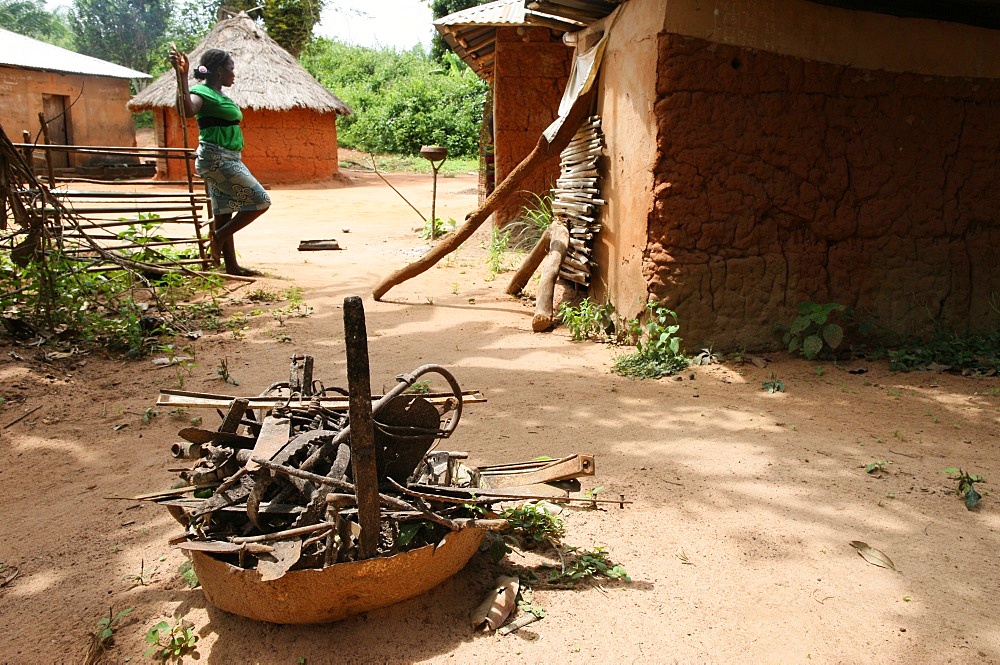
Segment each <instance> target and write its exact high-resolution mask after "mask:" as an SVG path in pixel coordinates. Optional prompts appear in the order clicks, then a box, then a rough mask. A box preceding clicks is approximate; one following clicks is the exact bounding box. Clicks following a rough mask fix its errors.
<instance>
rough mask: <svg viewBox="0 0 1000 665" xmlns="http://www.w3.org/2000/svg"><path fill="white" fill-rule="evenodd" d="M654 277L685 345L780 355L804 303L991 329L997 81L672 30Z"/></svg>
mask: <svg viewBox="0 0 1000 665" xmlns="http://www.w3.org/2000/svg"><path fill="white" fill-rule="evenodd" d="M658 60H659V62H658V76H657V91H656V92H657V102H656V105H655V113H656V117H657V125H658V128H657V132H658V137H657V155H658V157H657V160H658V161H657V166H656V174H655V175H656V177H655V190H654V191H655V194H654V196H655V202H654V209H653V212H652V213H651V214H650V218H649V240H648V245H647V247H646V251H645V255H644V263H643V274H644V276H645V278H646V281H647V285H648V289H649V291H650V293H651V294H652V295H653V296H655V297H657V298H660V299H663V300H665V301H666V302H667V303H669V304H670V305H671V306H673V307H674V308H675V309H676V310H677V311H678V312H679V314H680V319H681V323H682V331H681V332H682V334H683V337H684V339H685V345H687V346H688V347H689V348H697V346H698V345H700V344H703V343H707V342H713V343H714V344H715V345H716V348H726V347H729V348H732V347H740V346H746V347H749V348H753V347H767V346H777V345H778V342H779V341H778V340H777V338H776V336H775V335H774V333H773V332H772V326H773V324H775V323H788V322H790V321H791V319H792V317H793V315H794V307H795V305H796V304H797V303H799V302H801V301H804V300H813V301H816V302H838V303H842V304H845V305H850V306H852V307H854V308H855V309H857V310H858V311H859V312H865V313H868V314H869V315H870V316H871V317H874V318H875V319H876V320H877V321H878V322H879V323H880V324H881V325H884V326H886V327H888V328H889V329H891V330H894V331H897V332H916V333H926V332H928V331H929V330H930V329H931V328H932V319H938V320H940V321H943V322H945V323H946V324H947V325H949V326H951V327H952V328H954V329H957V330H961V329H964V328H965V327H968V328H970V329H972V330H986V329H995V327H996V326H997V324H998V315H997V312H996V311H995V310H994V309H993V308H992V307H991V302H990V301H991V298H992V297H994V294H997V295H996V300H994V302H995V303H997V304H1000V177H998V176H1000V169H998V160H1000V82H997V81H993V80H984V79H958V78H941V77H928V76H922V75H914V74H895V73H889V72H884V71H868V70H860V69H852V68H849V67H843V66H836V65H828V64H822V63H816V62H810V61H804V60H801V59H797V58H792V57H784V56H778V55H774V54H769V53H766V52H761V51H752V50H748V49H742V48H737V47H729V46H722V45H718V44H712V43H710V42H707V41H703V40H700V39H691V38H684V37H679V36H675V35H669V34H663V35H661V36H660V41H659V56H658Z"/></svg>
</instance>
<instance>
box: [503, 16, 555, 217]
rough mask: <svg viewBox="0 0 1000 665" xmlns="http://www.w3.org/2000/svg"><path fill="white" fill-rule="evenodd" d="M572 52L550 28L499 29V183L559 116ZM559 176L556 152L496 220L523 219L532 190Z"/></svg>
mask: <svg viewBox="0 0 1000 665" xmlns="http://www.w3.org/2000/svg"><path fill="white" fill-rule="evenodd" d="M572 58H573V49H572V48H570V47H568V46H566V45H565V44H563V42H562V39H561V38H559V37H558V36H556V35H553V34H552V31H551V30H549V29H548V28H528V27H518V28H508V27H503V28H499V29H497V39H496V58H495V60H494V62H495V65H494V67H495V71H494V81H495V83H494V86H495V87H494V90H493V104H494V108H493V123H494V136H495V137H496V138H495V141H496V143H495V155H496V157H495V158H496V181H497V184H499V183H500V182H502V181H503V179H504V178H506V177H507V175H508V174H509V173H510V172H511V171H513V170H514V168H515V167H516V166H517V165H518V164H520V163H521V160H523V159H524V158H525V157H527V156H528V154H529V153H530V152H531V151H532V150H533V149H534V147H535V144H536V143H538V139H539V137H541V135H542V132H543V131H544V130H545V128H546V127H548V126H549V125H550V124H552V121H553V120H555V119H556V115H557V114H558V110H559V100H560V99H562V94H563V90H564V89H565V87H566V81H567V79H568V78H569V69H570V65H571V64H572ZM558 177H559V156H558V155H555V156H553V157H552V158H550V159H549V160H548V162H547V163H546V164H545V165H544V166H543V167H542V168H541V169H539V170H538V172H536V173H535V174H533V175H532V176H530V177H528V178H525V180H524V181H523V182H522V183H521V186H520V187H519V190H520V191H519V192H518V193H517V194H515V195H513V196H511V197H509V198H508V199H507V200H506V201H505V202H504V203H502V204H501V205H500V207H499V208H497V211H496V212H495V213H494V223H495V224H496V225H497V226H503V225H505V224H507V223H508V222H512V221H515V220H516V219H518V217H520V215H521V208H522V206H524V205H530V204H532V203H534V201H535V197H534V196H532V195H531V192H537V193H539V194H544V193H545V192H547V191H548V190H549V189H550V188H551V187H552V186H553V185H554V184H555V181H556V178H558Z"/></svg>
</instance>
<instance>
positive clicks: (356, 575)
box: [140, 299, 594, 623]
mask: <svg viewBox="0 0 1000 665" xmlns="http://www.w3.org/2000/svg"><path fill="white" fill-rule="evenodd" d="M349 300H350V299H349ZM359 304H360V303H359ZM348 312H349V308H348V306H347V303H346V302H345V326H346V327H348V328H350V326H347V319H348ZM361 316H363V313H362V314H361ZM361 336H362V337H363V336H364V334H363V319H362V335H361ZM358 346H359V345H358V344H357V343H355V344H353V345H352V342H351V335H350V334H349V335H348V380H349V385H350V389H349V390H348V391H345V390H343V389H341V388H327V387H325V386H324V385H323V384H322V383H321V382H319V381H315V380H313V378H312V370H313V359H312V358H311V357H310V356H295V357H293V358H292V366H291V372H290V378H289V380H288V381H283V382H279V383H275V384H273V385H271V386H270V387H269V388H268V389H267V390H266V391H264V393H262V394H261V395H260V396H257V397H249V398H233V397H228V396H218V395H205V394H199V393H185V392H180V391H168V390H164V391H161V394H160V399H159V400H158V405H161V406H167V407H170V408H179V407H184V408H214V407H220V406H222V405H225V408H227V409H228V411H227V412H225V413H222V414H221V415H223V416H224V418H223V422H222V425H221V426H220V427H219V428H218V430H217V431H210V430H207V429H200V428H194V427H189V428H186V429H183V430H181V432H180V436H181V437H182V438H184V441H183V442H181V443H175V444H173V446H172V448H171V450H172V453H173V454H174V456H175V457H178V458H184V459H192V460H194V463H193V465H192V466H191V467H189V468H185V469H183V470H181V471H180V474H181V478H182V479H183V483H182V485H183V486H182V487H177V488H176V489H174V490H171V491H168V492H162V493H154V494H149V495H144V496H143V497H140V498H144V499H148V500H153V501H156V502H157V503H160V504H161V505H164V506H166V507H167V508H168V510H169V511H170V512H171V514H172V515H173V516H174V517H175V518H176V519H177V520H178V521H179V522H181V524H183V525H184V526H185V533H184V535H183V536H182V537H179V538H176V539H174V541H173V542H174V544H175V545H177V546H178V547H180V548H182V549H184V550H187V551H188V553H189V555H190V556H191V558H192V561H193V563H194V567H195V572H196V573H197V574H198V577H199V580H200V581H201V583H202V587H203V589H204V591H205V594H206V596H207V597H208V599H209V601H211V602H212V603H213V604H215V605H216V606H218V607H220V608H222V609H225V610H228V611H231V612H234V613H236V614H241V615H243V616H248V617H251V618H255V619H261V620H265V621H271V622H275V623H318V622H325V621H334V620H337V619H340V618H343V617H345V616H349V615H350V614H353V613H356V612H361V611H367V610H369V609H372V608H374V607H380V606H384V605H388V604H391V603H394V602H398V601H399V600H403V599H405V598H409V597H412V596H415V595H417V594H419V593H422V592H424V591H426V590H428V589H430V588H432V587H434V586H436V585H437V584H438V583H440V582H441V581H443V580H444V579H447V578H448V577H450V576H451V575H453V574H454V573H455V572H457V571H458V570H460V569H461V568H462V567H463V566H464V565H465V564H466V563H467V561H468V560H469V558H470V557H471V556H472V555H473V554H474V553H475V552H476V550H477V549H478V548H479V545H480V542H481V541H482V539H483V536H484V534H485V533H486V531H487V530H489V529H494V530H500V529H503V528H504V527H506V526H507V522H506V521H505V520H503V519H483V518H481V517H480V516H481V515H482V514H483V513H484V511H483V510H481V507H486V508H489V507H490V506H492V505H494V504H497V503H500V502H503V501H509V500H511V499H512V498H513V497H518V498H522V499H523V498H530V497H525V495H523V494H517V495H515V494H512V493H511V491H510V490H509V488H510V487H512V486H518V487H520V486H525V485H532V484H534V483H537V482H545V481H571V480H572V479H574V478H577V477H579V476H586V475H593V472H594V461H593V458H592V457H589V456H582V455H574V456H571V457H568V458H565V459H562V460H552V461H547V462H526V463H523V464H517V465H499V466H492V467H480V468H478V469H475V468H471V467H468V466H466V465H465V464H464V463H463V462H462V460H463V459H465V458H466V457H467V455H466V454H465V453H449V452H432V448H433V447H434V445H435V444H436V443H437V442H438V441H439V440H440V439H443V438H447V437H449V436H450V435H451V434H452V433H453V432H454V431H455V428H456V426H457V425H458V422H459V419H460V417H461V414H462V408H463V404H465V403H470V402H483V401H485V399H484V398H483V397H482V395H481V394H480V393H478V392H463V391H462V390H461V388H460V387H459V385H458V383H457V381H456V380H455V378H454V377H453V376H452V374H451V373H450V372H448V371H447V370H446V369H444V368H443V367H440V366H437V365H424V366H422V367H420V368H418V369H416V370H414V371H413V372H412V373H410V374H404V375H400V376H399V377H397V379H398V381H399V383H398V384H397V385H396V386H395V387H394V388H393V389H391V390H389V391H387V393H386V394H385V395H384V396H381V397H372V396H371V394H370V388H369V382H368V376H367V372H368V366H367V340H366V339H365V340H363V346H364V348H363V354H361V355H362V356H363V357H362V358H361V359H360V362H359V361H358V357H357V356H358V354H357V352H355V353H354V356H355V357H354V361H355V362H353V363H352V348H355V351H357V347H358ZM429 374H437V375H439V376H440V377H442V378H443V379H444V380H445V381H446V382H447V384H448V386H449V388H450V392H445V393H428V394H414V393H412V392H407V390H408V389H410V388H411V387H412V386H413V385H414V383H415V382H416V381H417V380H418V379H419V378H420V377H421V376H425V375H429ZM361 375H363V376H361ZM359 390H360V391H361V392H360V393H359V392H358V391H359ZM359 396H360V399H359ZM366 406H367V407H368V409H367V410H366V409H365V407H366ZM258 412H259V413H258ZM462 485H464V487H462ZM501 488H502V489H504V490H506V491H505V492H504V491H498V490H499V489H501ZM188 495H191V496H188ZM477 506H478V507H479V508H477ZM485 512H488V511H485Z"/></svg>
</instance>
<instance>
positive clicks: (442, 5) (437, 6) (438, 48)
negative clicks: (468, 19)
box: [427, 0, 491, 60]
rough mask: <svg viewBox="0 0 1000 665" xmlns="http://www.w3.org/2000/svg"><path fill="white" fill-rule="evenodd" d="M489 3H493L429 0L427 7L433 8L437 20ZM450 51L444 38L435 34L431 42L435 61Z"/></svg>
mask: <svg viewBox="0 0 1000 665" xmlns="http://www.w3.org/2000/svg"><path fill="white" fill-rule="evenodd" d="M487 2H491V0H429V1H428V2H427V5H428V6H429V7H430V8H431V12H432V13H433V14H434V18H435V20H436V19H439V18H441V17H443V16H447V15H448V14H454V13H455V12H460V11H462V10H463V9H468V8H470V7H478V6H479V5H485V4H486V3H487ZM450 50H451V49H450V48H449V47H448V43H447V42H446V41H445V40H444V38H442V37H441V35H439V34H436V33H435V35H434V38H433V39H432V40H431V57H432V58H434V59H435V60H441V59H442V57H443V56H444V54H445V53H447V52H448V51H450Z"/></svg>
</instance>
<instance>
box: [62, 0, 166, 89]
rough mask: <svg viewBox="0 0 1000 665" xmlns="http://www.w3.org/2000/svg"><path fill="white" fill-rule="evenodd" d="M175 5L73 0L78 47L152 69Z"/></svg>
mask: <svg viewBox="0 0 1000 665" xmlns="http://www.w3.org/2000/svg"><path fill="white" fill-rule="evenodd" d="M172 9H173V4H172V3H171V2H170V0H73V9H72V10H71V11H70V20H71V23H72V26H73V32H74V33H75V34H76V45H77V50H79V51H80V53H84V54H86V55H91V56H94V57H96V58H101V59H103V60H109V61H111V62H114V63H117V64H119V65H122V66H124V67H130V68H132V69H136V70H139V71H141V72H148V71H149V70H150V65H151V64H152V62H153V59H154V52H155V50H156V49H157V48H158V47H159V46H160V45H161V44H162V40H163V36H164V34H165V33H166V30H167V25H168V22H169V20H170V13H171V10H172Z"/></svg>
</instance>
